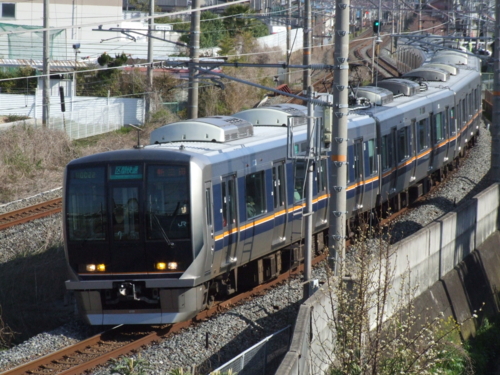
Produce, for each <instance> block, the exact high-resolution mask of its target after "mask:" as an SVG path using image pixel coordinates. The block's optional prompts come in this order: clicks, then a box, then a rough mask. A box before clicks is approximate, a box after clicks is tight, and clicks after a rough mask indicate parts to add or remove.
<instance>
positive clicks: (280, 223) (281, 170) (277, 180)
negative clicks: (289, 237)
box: [272, 160, 287, 246]
mask: <svg viewBox="0 0 500 375" xmlns="http://www.w3.org/2000/svg"><path fill="white" fill-rule="evenodd" d="M272 172H273V209H274V231H273V246H277V245H279V244H281V243H283V242H284V241H285V237H286V236H285V230H286V218H287V215H286V195H285V192H286V186H285V185H286V179H285V161H284V160H281V161H279V162H275V163H274V165H273V170H272Z"/></svg>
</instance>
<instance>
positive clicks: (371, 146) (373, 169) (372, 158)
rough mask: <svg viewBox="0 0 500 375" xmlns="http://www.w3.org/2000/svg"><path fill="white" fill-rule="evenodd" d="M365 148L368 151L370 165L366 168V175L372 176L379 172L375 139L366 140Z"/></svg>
mask: <svg viewBox="0 0 500 375" xmlns="http://www.w3.org/2000/svg"><path fill="white" fill-rule="evenodd" d="M365 148H366V151H367V153H368V166H367V169H366V175H367V176H371V175H373V174H375V173H377V155H376V153H375V140H374V139H369V140H368V141H366V142H365Z"/></svg>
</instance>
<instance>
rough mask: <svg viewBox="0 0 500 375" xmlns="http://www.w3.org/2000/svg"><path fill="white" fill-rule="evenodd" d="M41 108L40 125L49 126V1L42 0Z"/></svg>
mask: <svg viewBox="0 0 500 375" xmlns="http://www.w3.org/2000/svg"><path fill="white" fill-rule="evenodd" d="M43 28H44V29H45V30H44V31H43V106H42V124H43V126H49V121H50V30H49V0H43Z"/></svg>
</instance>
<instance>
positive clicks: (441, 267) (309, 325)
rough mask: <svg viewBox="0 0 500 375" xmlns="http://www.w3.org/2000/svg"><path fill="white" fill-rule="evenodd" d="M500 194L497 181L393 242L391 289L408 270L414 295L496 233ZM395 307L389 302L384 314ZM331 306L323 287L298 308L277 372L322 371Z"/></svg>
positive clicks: (329, 344) (327, 357)
mask: <svg viewBox="0 0 500 375" xmlns="http://www.w3.org/2000/svg"><path fill="white" fill-rule="evenodd" d="M499 195H500V185H499V184H493V185H492V186H490V187H489V188H487V189H485V190H484V191H483V192H481V193H480V194H478V195H476V196H475V197H474V199H473V200H471V201H470V202H468V203H466V204H464V205H463V206H461V207H459V208H458V209H457V210H456V212H452V213H449V214H446V215H444V216H443V217H442V218H440V219H438V220H435V221H434V222H433V223H431V224H429V225H427V226H426V227H424V228H422V229H421V230H419V231H418V232H416V233H415V234H413V235H411V236H409V237H408V238H406V239H404V240H402V241H400V242H398V243H397V244H395V245H394V246H393V250H394V258H393V265H394V267H395V274H394V282H393V290H397V289H398V286H399V285H400V284H401V283H402V282H403V278H404V277H406V275H408V271H410V272H409V275H410V281H411V285H412V286H414V287H416V288H417V292H416V295H417V296H418V295H422V294H423V293H424V292H426V291H427V290H429V288H431V287H432V286H433V285H435V283H436V282H438V281H440V280H443V278H444V277H446V276H445V275H447V274H450V273H452V271H453V272H455V270H456V267H457V265H459V263H461V262H462V261H463V260H464V259H465V258H466V257H467V256H468V255H470V254H471V253H473V251H474V250H475V249H477V248H478V247H479V246H481V245H482V244H483V243H485V241H486V240H487V239H488V237H490V236H491V235H492V234H494V233H495V232H497V231H498V228H499V223H498V220H499V215H498V208H499V200H500V199H499ZM394 308H395V306H387V318H389V317H390V316H391V314H392V313H394V311H393V310H394ZM333 310H334V307H333V306H332V303H331V301H330V297H329V295H328V293H325V292H323V291H322V290H319V291H318V292H316V293H315V294H314V295H313V296H312V297H311V298H309V299H308V300H307V301H306V302H305V303H304V304H303V305H302V306H301V307H300V311H299V314H298V317H297V321H296V324H295V329H294V333H293V337H292V343H291V345H290V349H289V351H288V353H287V354H286V356H285V358H284V360H283V362H282V363H281V366H280V367H279V369H278V371H277V372H276V374H277V375H309V374H311V375H312V374H322V373H324V371H325V370H327V369H328V367H329V364H330V363H331V361H332V358H331V355H332V348H333V345H334V338H335V332H333V331H332V329H331V324H330V323H331V321H332V316H333V314H334V311H333ZM462 315H463V314H462Z"/></svg>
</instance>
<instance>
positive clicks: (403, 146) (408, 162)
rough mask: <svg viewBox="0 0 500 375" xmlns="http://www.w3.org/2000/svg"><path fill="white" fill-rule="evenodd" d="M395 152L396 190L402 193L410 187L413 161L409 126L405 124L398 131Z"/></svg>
mask: <svg viewBox="0 0 500 375" xmlns="http://www.w3.org/2000/svg"><path fill="white" fill-rule="evenodd" d="M396 138H397V139H396V146H397V147H396V152H397V159H396V160H397V168H398V181H397V186H396V190H397V191H398V192H401V191H404V190H405V189H407V188H408V186H409V185H410V182H411V181H412V180H413V179H412V173H413V162H414V159H413V158H412V157H411V155H412V151H411V147H410V141H411V133H410V124H406V123H405V125H404V126H403V127H402V128H399V129H398V132H397V137H396Z"/></svg>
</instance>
